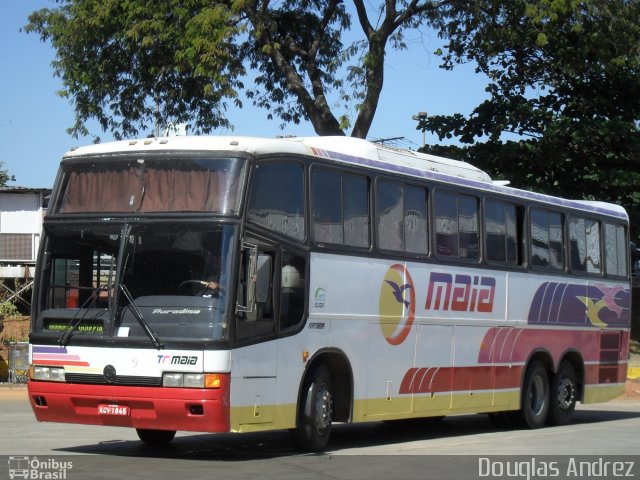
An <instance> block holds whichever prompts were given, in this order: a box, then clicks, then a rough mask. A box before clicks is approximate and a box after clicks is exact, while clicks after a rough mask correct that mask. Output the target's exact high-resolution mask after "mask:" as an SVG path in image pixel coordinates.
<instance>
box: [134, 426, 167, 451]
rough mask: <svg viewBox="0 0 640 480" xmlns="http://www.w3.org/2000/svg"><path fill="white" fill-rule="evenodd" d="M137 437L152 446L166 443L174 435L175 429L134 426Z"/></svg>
mask: <svg viewBox="0 0 640 480" xmlns="http://www.w3.org/2000/svg"><path fill="white" fill-rule="evenodd" d="M136 432H137V433H138V437H139V438H140V440H142V441H143V442H144V443H146V444H147V445H152V446H154V447H158V446H162V445H168V444H169V443H171V440H173V437H175V436H176V432H175V430H149V429H146V428H136Z"/></svg>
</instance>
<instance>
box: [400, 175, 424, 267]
mask: <svg viewBox="0 0 640 480" xmlns="http://www.w3.org/2000/svg"><path fill="white" fill-rule="evenodd" d="M404 240H405V247H406V251H407V252H409V253H422V254H425V255H426V254H427V253H429V241H428V240H429V234H428V227H427V191H426V190H425V189H424V188H422V187H415V186H413V185H405V187H404Z"/></svg>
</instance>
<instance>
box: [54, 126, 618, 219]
mask: <svg viewBox="0 0 640 480" xmlns="http://www.w3.org/2000/svg"><path fill="white" fill-rule="evenodd" d="M176 150H184V151H188V150H193V151H207V150H211V151H229V152H246V153H249V154H252V155H268V154H276V153H277V154H282V153H285V154H286V153H290V154H298V155H311V156H315V157H319V158H323V159H325V160H327V161H332V162H335V163H342V164H351V165H358V166H363V167H367V168H371V169H375V170H379V171H386V172H394V173H400V174H404V175H409V176H414V177H419V178H426V179H431V180H436V181H440V182H445V183H451V184H454V185H463V186H467V187H471V188H475V189H480V190H485V191H491V192H495V193H498V194H504V195H509V196H514V197H518V198H521V199H529V200H533V201H537V202H543V203H547V204H550V205H561V206H565V207H568V208H576V209H579V210H586V211H591V212H594V213H601V214H605V215H610V216H614V217H617V218H621V219H624V220H628V216H627V213H626V211H625V209H624V208H623V207H621V206H619V205H615V204H611V203H605V202H592V201H584V200H567V199H562V198H559V197H553V196H550V195H544V194H540V193H535V192H530V191H527V190H520V189H516V188H511V187H507V186H505V182H501V181H495V182H494V181H493V180H492V179H491V177H490V176H489V175H488V174H487V173H486V172H484V171H483V170H480V169H479V168H477V167H475V166H473V165H471V164H469V163H466V162H463V161H459V160H451V159H448V158H443V157H437V156H434V155H428V154H424V153H419V152H414V151H410V150H398V149H392V148H389V147H387V146H384V145H380V144H376V143H372V142H369V141H367V140H362V139H358V138H352V137H339V136H334V137H285V138H260V137H243V136H176V137H154V138H146V139H139V140H130V141H118V142H108V143H102V144H96V145H89V146H86V147H80V148H75V149H73V150H70V151H69V152H67V153H66V154H65V156H64V159H72V158H77V157H83V156H93V155H98V156H101V155H108V154H117V153H135V152H139V153H142V152H161V151H176Z"/></svg>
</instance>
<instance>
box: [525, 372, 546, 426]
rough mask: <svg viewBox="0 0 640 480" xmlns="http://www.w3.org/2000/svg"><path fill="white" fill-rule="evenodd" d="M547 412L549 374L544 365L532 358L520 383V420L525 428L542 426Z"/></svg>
mask: <svg viewBox="0 0 640 480" xmlns="http://www.w3.org/2000/svg"><path fill="white" fill-rule="evenodd" d="M548 413H549V376H548V375H547V370H546V368H544V365H543V364H542V362H540V361H539V360H534V361H533V362H532V363H531V364H530V365H529V368H527V372H526V373H525V376H524V382H523V384H522V400H521V404H520V413H519V417H520V421H521V423H522V424H523V426H525V427H527V428H540V427H543V426H544V425H545V423H546V421H547V415H548Z"/></svg>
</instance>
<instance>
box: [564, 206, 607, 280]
mask: <svg viewBox="0 0 640 480" xmlns="http://www.w3.org/2000/svg"><path fill="white" fill-rule="evenodd" d="M569 241H570V250H571V268H572V270H574V271H579V272H587V273H600V271H601V261H600V224H599V223H598V222H597V221H595V220H591V219H585V218H577V217H572V218H571V221H570V222H569Z"/></svg>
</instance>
